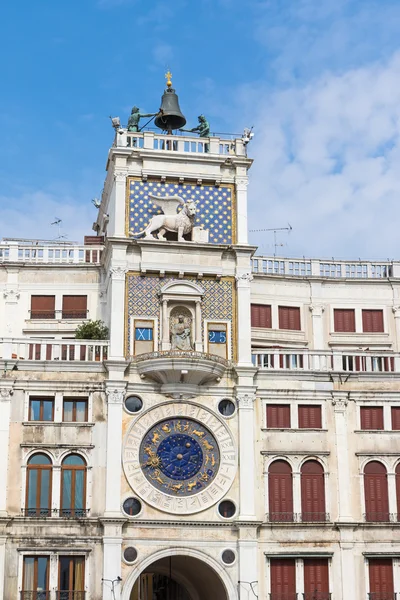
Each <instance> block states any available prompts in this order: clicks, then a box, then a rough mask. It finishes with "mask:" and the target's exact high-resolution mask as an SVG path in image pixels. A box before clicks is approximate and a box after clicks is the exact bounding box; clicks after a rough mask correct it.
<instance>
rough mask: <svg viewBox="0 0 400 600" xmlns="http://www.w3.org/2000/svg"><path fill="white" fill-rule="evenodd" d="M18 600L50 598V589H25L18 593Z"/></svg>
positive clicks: (43, 599) (48, 599)
mask: <svg viewBox="0 0 400 600" xmlns="http://www.w3.org/2000/svg"><path fill="white" fill-rule="evenodd" d="M20 600H50V590H26V591H23V592H21V593H20Z"/></svg>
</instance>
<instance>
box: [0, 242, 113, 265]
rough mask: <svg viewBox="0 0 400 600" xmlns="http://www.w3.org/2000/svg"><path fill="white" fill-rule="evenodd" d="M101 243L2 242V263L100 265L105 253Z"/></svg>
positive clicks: (0, 261)
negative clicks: (80, 244)
mask: <svg viewBox="0 0 400 600" xmlns="http://www.w3.org/2000/svg"><path fill="white" fill-rule="evenodd" d="M103 248H104V246H102V245H101V244H99V245H96V246H95V245H86V246H84V245H82V246H79V245H74V244H44V243H40V240H37V241H33V240H32V241H31V242H30V243H26V242H25V243H22V242H21V241H19V242H18V240H2V241H1V242H0V263H10V262H11V263H13V262H18V263H27V264H74V265H79V264H83V265H88V264H91V265H99V264H100V263H101V257H102V253H103Z"/></svg>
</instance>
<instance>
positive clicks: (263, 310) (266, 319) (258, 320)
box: [251, 304, 272, 329]
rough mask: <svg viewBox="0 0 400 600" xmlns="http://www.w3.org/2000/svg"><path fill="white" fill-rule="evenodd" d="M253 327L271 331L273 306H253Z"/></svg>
mask: <svg viewBox="0 0 400 600" xmlns="http://www.w3.org/2000/svg"><path fill="white" fill-rule="evenodd" d="M251 326H252V327H264V328H266V329H271V327H272V321H271V306H269V305H267V304H252V305H251Z"/></svg>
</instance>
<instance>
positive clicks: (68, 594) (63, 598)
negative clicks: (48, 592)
mask: <svg viewBox="0 0 400 600" xmlns="http://www.w3.org/2000/svg"><path fill="white" fill-rule="evenodd" d="M85 597H86V592H81V591H63V590H57V592H56V600H85Z"/></svg>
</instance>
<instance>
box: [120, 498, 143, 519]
mask: <svg viewBox="0 0 400 600" xmlns="http://www.w3.org/2000/svg"><path fill="white" fill-rule="evenodd" d="M122 508H123V509H124V512H126V514H127V515H129V516H130V517H135V516H136V515H138V514H139V513H140V511H141V510H142V503H141V502H140V500H138V499H137V498H127V499H126V500H125V502H124V503H123V505H122Z"/></svg>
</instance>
